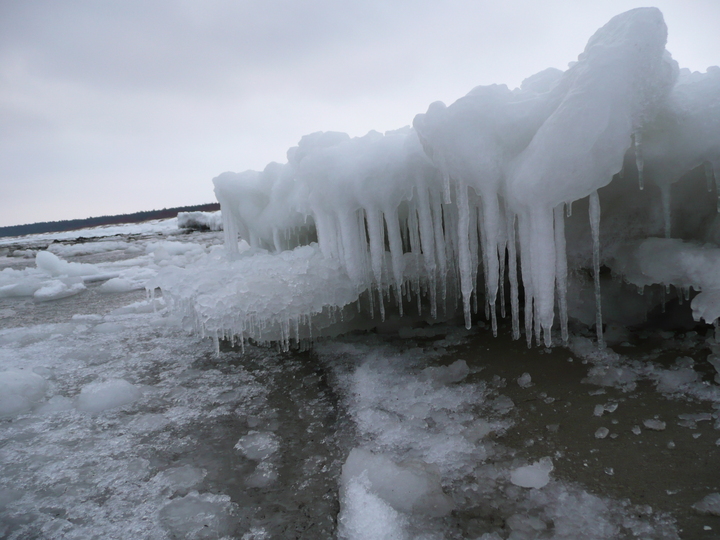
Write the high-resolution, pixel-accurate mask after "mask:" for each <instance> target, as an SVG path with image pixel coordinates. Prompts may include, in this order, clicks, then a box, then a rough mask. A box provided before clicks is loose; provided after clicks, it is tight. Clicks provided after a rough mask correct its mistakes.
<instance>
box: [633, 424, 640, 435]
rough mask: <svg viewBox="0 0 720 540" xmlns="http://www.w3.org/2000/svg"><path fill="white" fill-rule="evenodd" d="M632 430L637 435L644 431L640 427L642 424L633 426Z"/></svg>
mask: <svg viewBox="0 0 720 540" xmlns="http://www.w3.org/2000/svg"><path fill="white" fill-rule="evenodd" d="M630 431H632V432H633V433H634V434H635V435H640V434H641V433H642V429H640V426H633V427H632V429H631V430H630Z"/></svg>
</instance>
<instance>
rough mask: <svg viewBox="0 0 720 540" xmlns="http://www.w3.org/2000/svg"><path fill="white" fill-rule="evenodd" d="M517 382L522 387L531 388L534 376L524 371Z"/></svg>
mask: <svg viewBox="0 0 720 540" xmlns="http://www.w3.org/2000/svg"><path fill="white" fill-rule="evenodd" d="M517 383H518V386H520V388H529V387H530V386H532V377H531V376H530V374H529V373H523V374H522V375H520V376H519V377H518V379H517Z"/></svg>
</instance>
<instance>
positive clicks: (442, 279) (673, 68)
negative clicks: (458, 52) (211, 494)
mask: <svg viewBox="0 0 720 540" xmlns="http://www.w3.org/2000/svg"><path fill="white" fill-rule="evenodd" d="M666 38H667V29H666V26H665V23H664V21H663V17H662V14H661V13H660V11H659V10H658V9H656V8H638V9H634V10H631V11H628V12H626V13H623V14H621V15H618V16H616V17H614V18H613V19H611V20H610V21H609V22H608V23H607V24H606V25H605V26H603V27H602V28H600V29H599V30H598V31H597V32H596V33H595V34H594V35H593V36H592V37H591V38H590V40H589V42H588V44H587V46H586V48H585V50H584V52H583V53H582V54H581V55H580V56H579V57H578V60H577V62H575V63H573V64H572V65H571V67H570V68H569V69H567V71H565V72H562V71H560V70H557V69H548V70H545V71H542V72H540V73H538V74H536V75H534V76H532V77H530V78H528V79H526V80H525V81H524V82H523V83H522V85H521V87H520V88H517V89H515V90H510V89H508V88H507V87H506V86H504V85H491V86H481V87H477V88H474V89H473V90H471V91H470V92H469V93H468V94H467V95H466V96H464V97H462V98H460V99H459V100H457V101H456V102H455V103H453V104H452V105H450V106H446V105H444V104H443V103H441V102H436V103H433V104H431V105H430V107H429V108H428V111H427V112H426V113H425V114H419V115H417V116H416V117H415V119H414V121H413V127H407V128H403V129H400V130H397V131H391V132H387V133H385V134H381V133H378V132H370V133H368V134H367V135H365V136H363V137H358V138H350V137H349V136H348V135H346V134H343V133H334V132H318V133H313V134H311V135H307V136H305V137H303V138H302V139H301V141H300V143H299V144H298V146H297V147H294V148H291V149H290V150H289V151H288V154H287V157H288V161H287V163H286V164H278V163H271V164H269V165H268V166H267V167H266V168H265V170H263V171H262V172H255V171H247V172H244V173H230V172H228V173H224V174H222V175H220V176H218V177H217V178H215V180H214V184H215V193H216V195H217V199H218V201H219V202H220V204H221V207H222V220H223V227H224V234H225V253H224V254H222V257H220V256H219V255H218V254H215V257H212V256H208V257H206V258H205V259H204V260H203V261H201V262H199V263H198V264H197V265H195V266H194V267H189V268H187V269H183V270H174V271H172V272H171V271H168V272H167V273H166V274H163V273H162V272H161V274H160V275H159V277H158V279H157V281H156V282H154V283H153V285H154V286H159V287H161V288H162V289H163V293H164V294H165V297H166V298H167V299H168V300H169V305H170V306H171V307H172V308H175V309H176V310H178V311H180V312H181V313H184V314H185V315H186V317H187V318H188V320H189V321H191V322H192V323H193V325H194V326H195V327H196V328H197V329H199V330H201V331H202V332H203V333H205V334H209V335H213V336H216V337H224V338H229V337H232V338H239V339H241V340H245V339H247V338H250V339H255V340H259V341H273V340H278V341H281V342H282V343H283V345H284V346H288V345H289V343H290V342H291V340H292V341H294V340H302V339H305V338H308V337H313V336H317V335H323V334H325V333H328V332H332V330H330V327H331V326H333V325H334V327H337V324H338V323H340V322H341V321H342V320H343V319H345V320H346V318H347V317H350V316H352V315H353V312H355V313H357V312H358V311H362V312H364V313H365V314H367V315H369V316H370V317H374V318H375V321H381V320H384V319H385V318H386V317H389V313H390V310H392V313H393V314H398V315H403V314H405V315H407V314H408V312H411V313H412V315H413V316H414V317H416V318H417V317H426V316H429V319H437V318H449V317H450V316H453V315H454V313H455V312H456V309H457V308H459V307H460V306H462V312H463V313H464V319H465V324H466V326H468V327H470V325H471V324H472V318H473V313H477V311H478V309H480V310H481V311H482V310H483V309H484V312H485V315H486V317H487V318H488V319H489V320H491V322H492V328H493V332H494V333H496V332H497V319H496V312H497V311H499V312H500V314H501V316H505V314H506V313H505V312H506V309H507V307H508V306H506V303H508V304H509V313H510V316H511V319H512V327H513V335H514V337H515V338H519V337H520V335H521V323H522V326H524V331H525V336H526V339H527V342H528V345H530V344H531V343H532V339H533V336H534V337H535V340H536V342H537V343H540V342H544V343H545V345H547V346H549V345H551V343H552V334H551V332H552V330H553V328H554V326H555V327H557V328H558V329H559V330H560V336H561V337H562V339H563V341H567V335H568V330H567V326H568V316H570V317H573V318H575V319H578V320H580V321H582V322H584V323H586V324H588V325H590V326H591V325H592V324H595V325H596V328H597V332H598V342H599V344H600V345H601V346H602V342H603V341H602V339H603V335H602V323H603V315H604V316H605V320H606V321H607V320H615V319H617V320H620V321H622V322H627V318H628V317H631V316H633V315H632V314H631V312H633V309H631V308H629V307H627V305H630V306H632V305H633V304H632V302H630V303H629V304H627V294H626V292H627V291H626V289H628V286H627V285H624V284H623V283H622V282H621V280H615V281H609V280H608V279H607V277H606V276H603V275H601V269H602V268H603V266H605V267H610V269H611V270H613V271H614V272H615V275H622V274H626V275H627V276H628V279H630V281H632V282H633V283H636V284H641V283H642V284H643V285H644V284H663V285H665V286H668V287H669V286H670V285H674V286H676V287H678V288H680V287H682V288H685V289H686V291H687V292H686V294H688V293H689V289H688V288H689V287H690V286H692V287H693V288H695V290H696V291H698V290H702V294H700V295H698V296H696V297H695V299H694V300H693V308H694V310H695V315H696V317H698V318H700V317H702V318H703V319H704V320H705V321H707V322H712V321H713V320H715V319H716V318H718V316H720V283H717V282H718V279H717V277H716V276H715V275H714V272H712V271H711V270H710V268H711V267H712V266H713V262H714V261H715V259H717V257H718V256H720V255H718V254H720V251H718V249H719V248H718V242H720V228H718V227H720V221H718V220H717V218H716V214H717V206H718V204H717V203H716V202H713V200H712V199H713V198H714V196H716V195H717V194H718V193H720V188H719V187H718V185H717V184H718V183H720V176H719V177H716V176H715V171H717V172H718V175H720V69H718V68H710V69H708V71H707V73H690V72H689V71H688V70H679V68H678V66H677V63H676V62H675V61H674V60H673V59H672V58H671V56H670V54H669V53H668V52H667V51H666V50H665V43H666ZM706 178H707V188H706ZM698 179H699V180H698ZM680 180H682V182H679V181H680ZM698 186H699V187H698ZM706 189H707V190H709V192H710V193H712V194H713V195H712V196H711V195H710V194H709V193H708V192H706V191H705V190H706ZM708 201H710V204H708ZM573 203H575V205H574V206H575V211H574V213H573ZM601 210H602V223H601ZM671 234H672V235H674V236H675V238H674V239H672V240H666V239H652V240H647V239H648V238H650V237H656V236H662V237H669V236H670V235H671ZM238 236H239V237H240V238H242V239H243V240H244V241H246V242H247V243H248V244H249V246H250V248H251V249H245V250H244V251H241V250H240V249H239V248H238V245H239V244H238ZM643 241H645V242H655V244H652V246H653V247H652V249H650V251H649V253H650V255H647V256H645V255H643V253H645V251H643V250H646V251H647V249H648V248H647V246H648V244H646V243H645V244H644V243H643ZM703 242H711V243H712V245H711V246H704V247H701V246H700V244H701V243H703ZM241 245H243V246H245V247H246V248H247V246H246V245H245V244H244V242H243V243H242V244H241ZM655 246H663V248H662V249H663V253H664V254H665V255H664V256H665V257H667V258H668V259H673V261H675V262H674V263H673V266H672V271H671V269H670V266H664V267H663V268H661V269H656V271H654V272H652V273H648V272H647V271H646V267H647V266H648V264H651V263H652V257H653V255H652V253H654V249H655ZM251 259H252V262H251V261H250V260H251ZM633 261H634V263H633ZM631 263H633V264H634V266H633V269H634V270H631V269H629V266H632V265H631ZM251 267H252V268H253V269H252V270H250V268H251ZM638 273H639V274H641V275H642V277H641V278H637V277H636V276H637V275H638ZM601 281H602V282H603V288H602V291H601ZM506 287H507V288H508V289H509V290H506ZM606 288H607V289H608V290H610V291H614V292H613V293H612V294H608V293H607V291H606ZM601 292H602V294H601ZM650 297H652V295H648V297H646V298H645V299H644V300H643V299H641V300H637V299H636V300H635V304H638V305H639V306H640V307H639V308H638V309H635V310H634V311H635V312H638V313H639V312H642V314H644V313H645V312H646V311H647V310H648V308H650V307H653V306H652V304H651V302H652V301H653V300H652V299H651V298H650ZM613 299H614V300H613ZM619 300H622V301H623V302H626V304H627V305H626V306H624V307H623V309H622V310H620V309H618V308H617V305H616V304H617V302H618V301H619ZM601 304H603V307H604V309H603V311H604V313H603V312H601ZM354 305H357V309H356V308H355V307H354ZM521 311H522V313H521ZM621 311H622V313H620V312H621ZM623 317H624V319H623ZM375 324H377V322H376V323H375Z"/></svg>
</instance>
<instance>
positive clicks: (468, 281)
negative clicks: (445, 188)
mask: <svg viewBox="0 0 720 540" xmlns="http://www.w3.org/2000/svg"><path fill="white" fill-rule="evenodd" d="M456 197H457V210H458V222H457V237H458V269H459V271H460V290H461V292H462V298H463V311H464V312H465V328H468V329H470V328H471V327H472V315H471V310H470V297H471V296H472V292H473V282H472V268H471V267H472V264H471V256H470V243H469V242H470V241H469V235H470V230H469V229H470V209H469V208H468V188H467V186H465V185H463V184H460V183H459V184H458V185H457V191H456Z"/></svg>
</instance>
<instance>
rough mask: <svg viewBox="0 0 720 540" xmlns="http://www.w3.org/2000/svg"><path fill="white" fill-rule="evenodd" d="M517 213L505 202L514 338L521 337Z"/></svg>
mask: <svg viewBox="0 0 720 540" xmlns="http://www.w3.org/2000/svg"><path fill="white" fill-rule="evenodd" d="M515 219H516V218H515V214H513V213H512V211H510V209H509V208H508V207H507V203H506V204H505V222H506V227H507V252H508V262H507V264H508V278H509V279H510V315H511V317H512V336H513V339H520V300H519V298H518V295H519V290H518V275H517V252H516V249H515Z"/></svg>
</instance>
